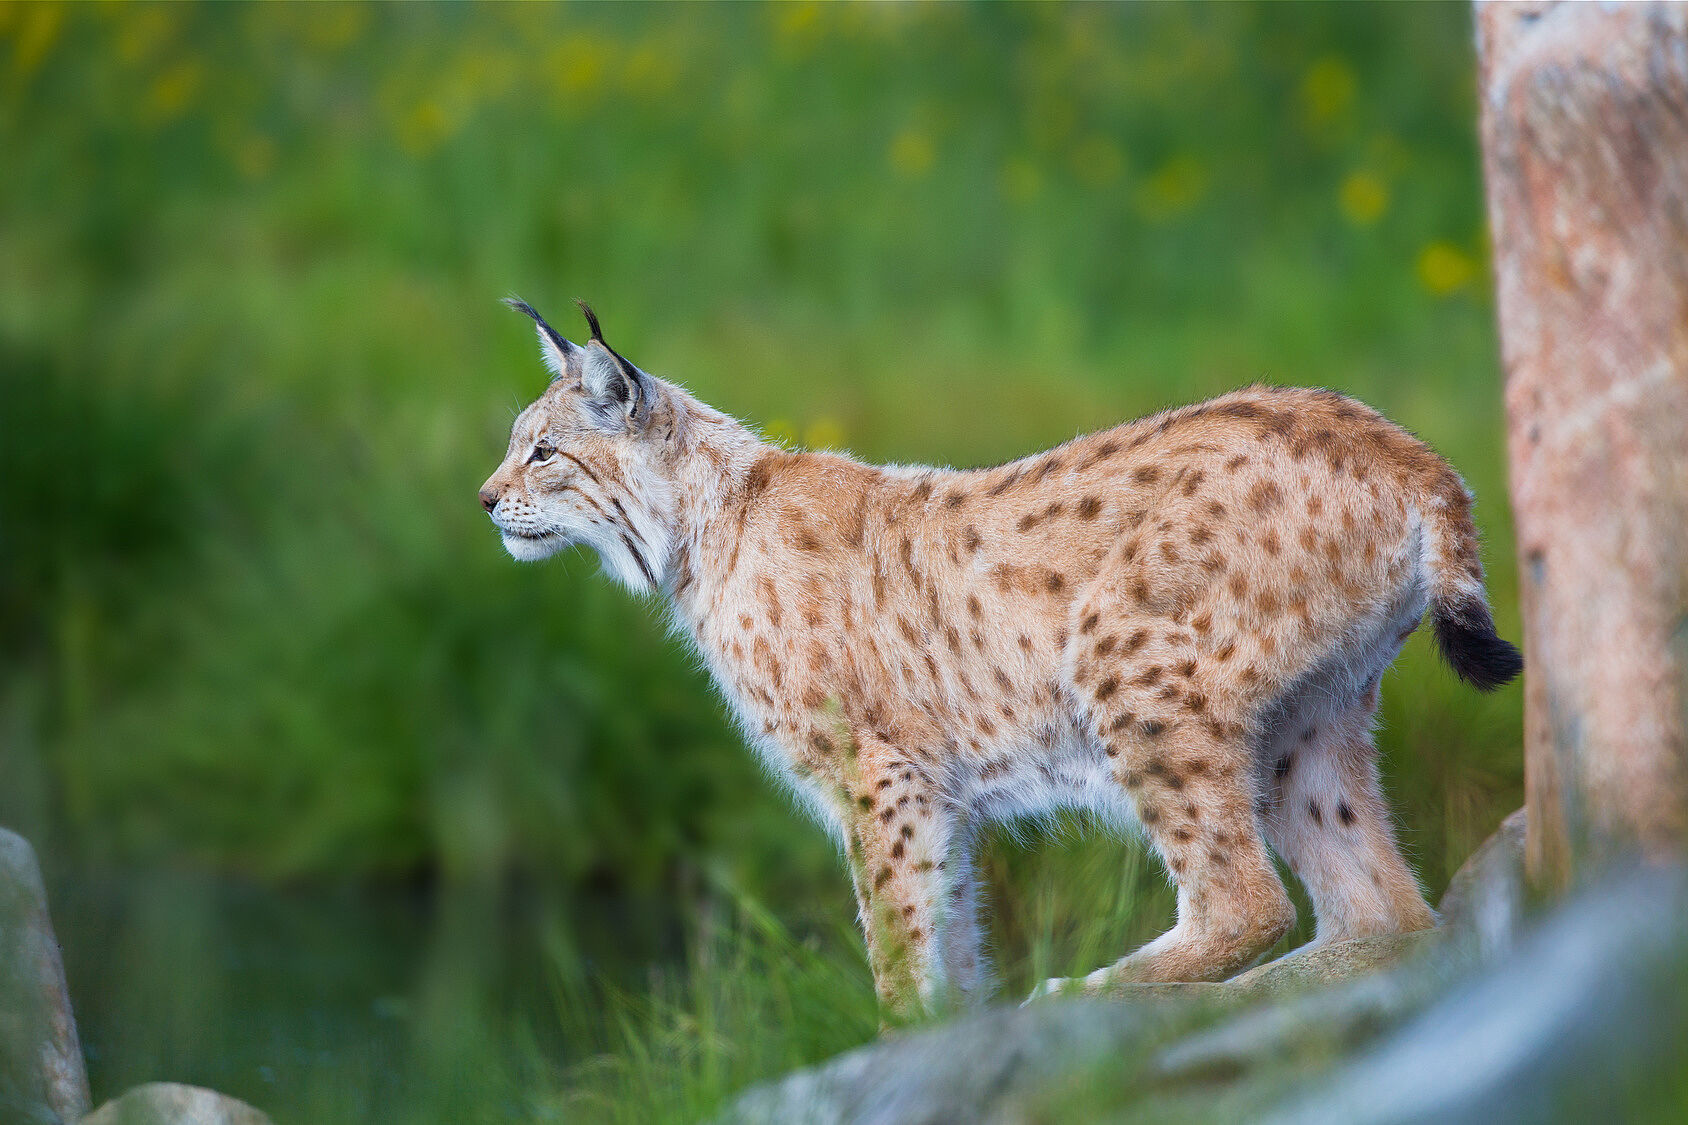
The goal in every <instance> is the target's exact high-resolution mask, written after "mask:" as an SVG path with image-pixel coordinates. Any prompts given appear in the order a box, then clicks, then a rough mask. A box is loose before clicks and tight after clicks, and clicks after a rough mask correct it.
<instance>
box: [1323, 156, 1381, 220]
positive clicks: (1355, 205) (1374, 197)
mask: <svg viewBox="0 0 1688 1125" xmlns="http://www.w3.org/2000/svg"><path fill="white" fill-rule="evenodd" d="M1336 198H1337V203H1338V204H1339V205H1340V206H1341V208H1342V214H1343V217H1344V218H1346V219H1347V220H1348V221H1349V222H1351V223H1353V224H1354V225H1355V226H1357V227H1365V226H1370V225H1371V224H1373V223H1375V222H1377V221H1378V220H1379V219H1381V218H1382V217H1383V213H1384V212H1385V211H1387V210H1389V185H1388V184H1385V183H1384V182H1383V180H1382V178H1381V177H1379V176H1377V175H1376V174H1375V173H1372V172H1368V171H1365V170H1364V169H1360V170H1358V171H1354V172H1350V173H1348V175H1347V176H1346V177H1345V178H1344V179H1343V181H1342V187H1341V188H1340V189H1338V191H1337V193H1336Z"/></svg>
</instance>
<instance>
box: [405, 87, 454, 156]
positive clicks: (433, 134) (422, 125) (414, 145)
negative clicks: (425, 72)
mask: <svg viewBox="0 0 1688 1125" xmlns="http://www.w3.org/2000/svg"><path fill="white" fill-rule="evenodd" d="M456 131H457V126H456V123H455V122H453V121H452V120H451V117H450V116H449V115H448V114H447V113H446V111H445V107H444V106H442V105H441V104H440V103H439V102H438V101H436V100H435V99H433V98H424V99H422V100H421V101H419V102H417V103H416V104H415V105H414V106H412V107H411V109H410V112H408V113H406V114H405V115H404V116H403V117H402V118H400V119H399V122H398V133H399V144H401V145H403V146H404V150H405V151H406V152H408V153H410V155H412V156H426V155H427V154H428V153H430V152H432V151H434V149H436V148H438V147H439V146H440V142H441V141H444V140H445V139H446V138H447V137H449V136H451V134H452V133H454V132H456Z"/></svg>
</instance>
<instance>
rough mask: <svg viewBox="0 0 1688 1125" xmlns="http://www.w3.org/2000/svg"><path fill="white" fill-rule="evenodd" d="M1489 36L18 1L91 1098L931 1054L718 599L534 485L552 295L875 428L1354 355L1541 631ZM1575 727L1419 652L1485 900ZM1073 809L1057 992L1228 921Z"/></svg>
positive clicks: (692, 1111) (22, 383)
mask: <svg viewBox="0 0 1688 1125" xmlns="http://www.w3.org/2000/svg"><path fill="white" fill-rule="evenodd" d="M1469 20H1470V16H1469V11H1468V8H1467V6H1466V5H1464V4H1459V3H1451V4H1412V5H1396V4H1388V5H1369V4H1368V5H1339V4H1316V5H1307V6H1303V5H1293V4H1268V5H1237V4H1200V5H1175V4H1153V5H1132V6H1060V5H1042V4H1040V5H1032V6H1019V5H1007V4H1001V5H988V6H973V5H962V4H942V5H937V4H931V5H927V4H907V5H904V4H895V5H891V4H885V5H881V4H854V3H852V4H840V5H818V6H817V5H812V4H782V5H778V6H729V5H691V4H688V5H680V6H657V5H649V6H644V5H641V6H619V5H618V6H598V5H579V4H569V5H561V6H539V5H519V6H495V5H474V6H468V5H428V6H422V5H402V6H379V7H365V6H340V5H308V6H307V5H278V4H256V5H250V6H247V5H242V6H232V5H230V6H223V5H217V6H211V5H203V6H194V5H162V6H158V5H150V4H123V5H103V4H102V5H63V6H61V5H37V4H15V3H6V4H0V823H3V824H5V825H8V826H10V827H13V828H15V829H17V830H19V831H22V832H24V833H25V834H27V835H29V836H30V837H31V838H32V839H33V840H34V841H35V842H36V844H37V846H38V848H39V849H40V850H41V852H42V853H43V857H44V862H45V865H46V867H47V869H48V870H47V874H48V878H49V882H50V885H51V887H52V890H53V893H54V896H55V897H54V907H55V914H56V920H57V923H58V926H59V931H60V937H61V940H62V941H63V943H64V945H65V947H66V958H67V962H68V966H69V972H70V976H71V986H72V991H73V994H74V999H75V1001H76V1003H77V1005H78V1010H79V1016H80V1018H81V1020H82V1024H83V1035H84V1039H85V1042H86V1044H87V1046H88V1049H89V1055H90V1069H91V1076H92V1080H93V1083H94V1087H95V1096H96V1101H97V1100H99V1099H100V1098H102V1097H105V1096H110V1095H112V1094H115V1093H116V1092H118V1091H119V1090H121V1089H122V1088H123V1087H124V1086H126V1085H128V1084H131V1083H134V1082H139V1081H144V1080H149V1079H175V1080H184V1081H192V1082H200V1083H204V1084H209V1085H213V1086H217V1087H219V1088H221V1089H224V1090H226V1091H228V1092H230V1093H234V1094H237V1095H239V1096H242V1097H245V1098H247V1099H249V1100H251V1101H253V1102H255V1103H256V1104H258V1105H259V1106H261V1107H263V1108H265V1109H267V1110H269V1111H270V1112H272V1113H273V1114H274V1115H275V1116H276V1118H277V1120H278V1121H282V1122H287V1121H312V1122H337V1121H388V1120H399V1119H402V1120H419V1121H426V1120H439V1121H479V1120H500V1121H503V1120H528V1119H563V1118H567V1119H571V1120H572V1119H586V1120H594V1119H611V1120H615V1119H624V1120H650V1119H655V1118H684V1117H688V1116H698V1115H702V1114H707V1113H709V1112H711V1111H713V1110H714V1109H715V1108H717V1107H718V1106H719V1105H720V1104H721V1100H722V1099H723V1098H724V1097H726V1096H728V1095H729V1094H730V1093H731V1092H733V1091H734V1090H736V1089H737V1088H739V1087H741V1086H742V1085H744V1084H746V1083H748V1082H751V1081H754V1080H757V1079H759V1078H762V1077H766V1076H769V1075H771V1074H774V1073H777V1072H779V1071H781V1070H783V1069H785V1068H787V1067H790V1066H793V1065H796V1064H798V1063H801V1062H804V1061H809V1060H812V1059H817V1058H820V1057H824V1056H826V1055H828V1054H831V1053H833V1052H835V1051H838V1050H841V1049H844V1048H846V1047H848V1046H851V1045H853V1044H856V1043H859V1042H862V1041H864V1040H866V1039H868V1038H870V1037H871V1036H872V1035H873V1034H874V1029H875V1015H874V1012H873V1008H872V995H871V990H870V986H869V982H868V976H867V971H866V968H865V965H864V963H863V961H862V956H861V953H860V949H859V944H858V943H857V941H856V939H855V937H854V936H853V928H852V913H853V905H852V902H851V896H850V893H849V890H848V884H847V881H846V879H845V877H844V875H843V873H842V871H841V870H840V869H839V865H838V862H837V859H836V856H835V855H834V854H833V849H832V847H831V845H830V844H829V843H828V842H827V841H826V840H825V839H824V838H823V837H822V835H821V833H820V832H819V831H818V830H817V829H816V828H815V827H814V826H812V825H811V824H808V823H806V822H804V821H802V820H801V819H800V818H799V816H798V815H797V814H796V813H795V812H794V811H792V810H791V809H790V808H789V807H788V806H787V804H786V802H785V801H784V799H783V798H782V797H781V796H780V795H779V794H778V793H777V792H776V791H775V790H774V789H773V787H772V786H770V785H769V784H768V783H766V781H765V780H764V779H763V778H762V777H761V776H759V774H758V771H757V769H756V767H755V766H754V765H753V763H752V761H751V759H750V757H749V755H748V754H746V753H745V752H744V751H743V749H742V748H741V747H740V746H739V744H738V740H737V738H736V737H735V735H734V733H733V731H732V729H731V728H730V726H729V723H728V721H727V719H726V717H725V716H724V714H723V712H722V709H721V707H720V705H719V704H718V702H717V700H716V698H715V697H714V696H713V695H712V693H711V689H710V687H709V685H708V684H707V683H706V681H705V679H704V677H703V676H702V675H700V673H699V672H698V670H697V668H696V666H695V663H694V661H693V660H692V659H691V658H690V657H689V655H688V654H687V653H686V652H684V651H683V650H682V649H681V647H680V646H679V645H678V644H677V643H676V642H674V641H672V640H670V639H669V638H667V637H666V636H665V634H664V629H663V625H662V619H661V614H660V613H659V612H653V607H651V606H649V605H644V604H639V603H637V602H635V601H633V600H632V599H630V598H628V597H627V596H626V595H624V594H623V593H621V592H619V591H617V590H614V589H612V588H610V587H609V585H608V584H607V582H606V581H605V580H604V579H603V578H602V577H601V576H600V575H599V574H598V573H597V566H596V563H595V562H594V561H592V560H591V559H589V558H587V557H584V556H582V555H579V554H575V555H571V556H565V557H564V558H563V559H560V560H556V561H553V562H551V563H549V564H546V565H543V566H539V567H523V566H519V565H517V564H515V563H513V562H511V561H510V560H509V559H508V558H507V557H505V556H504V554H503V552H502V550H501V549H500V547H499V545H498V543H497V541H496V539H495V537H494V536H493V534H492V533H491V531H490V530H489V528H488V527H487V525H486V520H485V517H484V515H483V514H482V513H481V512H480V510H479V508H478V506H477V504H476V502H475V490H476V488H477V487H478V485H479V483H480V481H481V480H482V479H483V478H484V477H485V476H486V474H487V473H488V472H489V471H490V470H491V469H492V467H493V466H494V465H495V464H496V462H497V461H498V460H499V458H500V456H501V455H502V452H503V449H504V442H505V437H506V433H507V429H508V426H509V423H510V421H511V418H512V416H513V413H514V411H515V410H517V409H519V408H520V406H521V405H522V404H524V403H525V402H526V401H528V400H529V399H530V398H531V397H532V396H533V395H535V394H536V393H537V392H538V391H539V390H540V389H541V388H542V386H543V384H544V379H545V376H544V374H543V372H542V370H541V368H540V366H539V365H538V363H537V362H536V357H535V349H534V344H533V338H532V334H531V332H530V331H529V327H528V326H527V325H526V323H525V322H524V321H522V320H521V319H520V318H518V317H516V316H514V315H512V314H511V313H509V312H508V311H506V310H504V309H502V308H501V307H500V306H499V305H498V304H497V298H499V297H501V296H504V295H505V294H508V293H511V292H516V293H520V294H522V295H523V296H524V297H526V298H528V299H529V300H531V301H533V302H534V303H535V304H536V305H538V306H539V307H540V308H541V309H542V310H544V311H546V312H548V314H549V315H550V316H551V317H552V319H553V320H554V321H555V322H556V323H558V324H559V326H567V325H572V324H573V321H572V320H571V319H570V314H569V312H568V311H567V301H568V299H569V298H572V297H575V296H582V297H586V298H589V299H590V300H592V302H593V303H594V305H595V306H596V307H597V309H598V311H599V312H600V314H601V315H602V317H603V319H604V322H605V325H606V332H607V334H608V335H609V337H610V338H611V339H612V340H614V341H615V343H616V344H617V346H618V348H620V349H621V350H622V351H624V352H626V353H627V354H628V355H629V356H631V357H632V358H633V359H634V360H635V361H636V362H637V363H639V364H640V365H641V366H642V367H644V368H646V369H647V370H651V371H653V372H656V373H658V374H661V375H664V376H668V377H671V378H676V379H678V380H680V381H681V382H683V383H685V384H686V385H687V386H689V387H690V388H691V389H692V390H694V391H695V392H696V393H698V394H699V395H700V396H702V397H703V398H704V399H706V400H707V401H709V402H711V403H713V404H715V405H716V406H719V407H721V408H723V409H725V410H728V411H731V412H732V413H734V414H736V415H738V416H739V417H741V418H743V419H746V420H747V421H748V422H750V423H751V424H753V425H757V426H760V427H762V428H763V429H764V431H765V432H767V433H768V434H769V435H770V436H773V437H776V438H779V439H781V440H785V441H788V442H793V443H803V444H810V445H817V446H830V445H843V446H847V447H848V448H850V449H851V450H853V451H855V452H856V453H857V454H859V455H861V456H863V457H865V458H869V459H874V460H901V461H927V462H943V463H951V464H960V465H972V464H981V463H988V462H992V461H995V460H1001V459H1006V458H1009V457H1013V456H1017V455H1020V454H1022V453H1025V452H1029V451H1032V450H1035V449H1038V448H1042V447H1045V446H1048V445H1051V444H1053V443H1056V442H1059V441H1062V440H1064V439H1066V438H1068V437H1071V436H1072V435H1073V434H1075V433H1077V432H1080V431H1084V430H1088V429H1095V428H1099V427H1102V426H1106V425H1109V424H1112V423H1114V422H1116V421H1119V420H1123V419H1126V418H1129V417H1131V416H1134V415H1137V414H1140V413H1144V412H1147V411H1151V410H1155V409H1158V408H1160V407H1163V406H1167V405H1172V404H1176V403H1181V402H1185V401H1189V400H1193V399H1197V398H1201V397H1205V396H1208V395H1212V394H1215V393H1218V392H1221V391H1224V390H1226V389H1229V388H1231V387H1234V386H1237V385H1239V384H1242V383H1245V382H1250V381H1253V380H1257V379H1267V380H1271V381H1274V382H1282V383H1297V384H1318V385H1323V386H1328V387H1333V388H1337V389H1339V390H1342V391H1345V392H1349V393H1352V394H1355V395H1357V396H1359V397H1361V398H1363V399H1365V400H1367V401H1368V402H1371V403H1373V404H1374V405H1376V406H1377V407H1379V408H1380V409H1382V410H1383V411H1384V412H1385V413H1387V414H1389V415H1390V416H1391V417H1393V418H1395V419H1397V420H1398V421H1400V422H1402V423H1403V424H1404V425H1406V426H1408V427H1409V428H1411V429H1413V430H1415V431H1416V432H1417V433H1419V434H1420V435H1421V436H1422V437H1424V438H1425V439H1426V440H1428V441H1429V442H1430V443H1431V444H1432V445H1434V446H1435V447H1436V448H1438V449H1439V450H1441V451H1442V452H1443V453H1445V454H1446V455H1448V456H1449V457H1450V458H1451V459H1452V460H1453V461H1454V463H1455V464H1456V466H1457V467H1458V468H1459V469H1460V470H1461V471H1462V472H1463V473H1464V474H1465V475H1466V478H1467V480H1468V481H1469V482H1470V484H1471V485H1472V487H1473V488H1474V489H1475V491H1476V492H1477V494H1478V497H1479V505H1478V509H1477V510H1478V517H1479V520H1480V522H1481V523H1482V525H1483V529H1484V532H1485V536H1486V548H1485V553H1486V558H1487V561H1488V564H1489V567H1490V570H1491V590H1492V593H1493V596H1494V599H1495V602H1496V605H1497V616H1498V618H1499V620H1500V623H1501V628H1502V632H1503V633H1505V634H1507V635H1508V636H1511V637H1513V638H1516V637H1517V636H1518V630H1517V614H1516V611H1515V606H1514V576H1513V569H1512V565H1511V557H1512V545H1511V533H1510V526H1509V523H1508V516H1507V511H1506V504H1505V487H1504V476H1503V473H1504V464H1503V447H1502V443H1501V433H1502V420H1501V410H1500V395H1499V380H1498V374H1497V358H1496V346H1495V341H1494V335H1493V327H1492V323H1491V322H1492V312H1491V308H1490V298H1489V292H1488V275H1487V264H1486V259H1485V253H1486V252H1485V233H1484V230H1483V226H1482V201H1481V184H1480V180H1479V172H1478V161H1477V150H1476V138H1475V104H1474V76H1473V66H1474V64H1473V58H1472V48H1471V37H1472V31H1471V27H1470V24H1469ZM1518 710H1519V700H1518V695H1517V689H1516V688H1515V687H1514V688H1511V689H1508V690H1506V691H1503V692H1501V693H1499V694H1498V695H1496V696H1493V697H1489V698H1479V697H1478V696H1476V695H1475V694H1473V693H1471V692H1469V691H1467V690H1465V689H1463V688H1461V687H1460V686H1459V685H1458V684H1457V683H1456V682H1455V681H1454V679H1453V677H1452V675H1451V674H1450V673H1449V672H1447V670H1446V669H1445V668H1443V667H1442V666H1441V665H1439V664H1438V663H1436V662H1435V661H1434V659H1433V658H1432V656H1431V654H1430V652H1429V648H1428V646H1427V644H1426V643H1425V642H1424V640H1423V638H1422V637H1419V638H1415V639H1414V641H1413V642H1412V643H1411V644H1410V645H1409V648H1408V651H1407V653H1406V654H1405V656H1404V657H1403V659H1402V660H1401V662H1400V664H1399V665H1398V666H1397V670H1396V671H1395V672H1394V673H1393V674H1392V675H1391V677H1390V678H1389V679H1388V681H1387V682H1386V685H1385V692H1384V713H1383V725H1382V730H1381V735H1380V739H1381V744H1382V746H1383V749H1384V755H1385V774H1386V778H1387V783H1388V785H1389V788H1390V790H1391V793H1392V794H1393V796H1394V800H1395V805H1396V809H1397V813H1398V819H1399V821H1400V824H1401V830H1402V836H1403V838H1404V841H1405V844H1406V847H1407V849H1408V851H1409V854H1410V855H1411V856H1412V857H1413V859H1414V861H1415V863H1416V864H1417V866H1418V868H1419V870H1420V872H1421V874H1422V877H1423V879H1424V881H1425V883H1426V885H1427V887H1428V888H1429V889H1430V890H1431V891H1432V893H1439V892H1440V889H1441V887H1442V886H1444V885H1445V884H1446V881H1447V877H1448V875H1449V874H1450V873H1451V872H1452V870H1453V869H1454V868H1455V867H1457V865H1458V864H1459V862H1460V861H1461V860H1462V859H1463V858H1464V857H1465V855H1466V854H1467V853H1468V852H1469V851H1470V850H1471V848H1472V847H1473V846H1474V845H1475V843H1476V842H1477V841H1479V840H1480V839H1481V838H1482V837H1483V836H1485V835H1486V834H1487V832H1488V831H1489V830H1490V829H1491V828H1492V827H1493V826H1494V824H1495V823H1497V822H1498V821H1499V819H1500V818H1501V817H1502V816H1503V815H1504V814H1505V813H1507V812H1508V811H1510V810H1511V809H1513V808H1515V807H1516V806H1517V805H1518V804H1519V803H1520V802H1521V768H1520V754H1519V737H1520V731H1519V718H1518ZM1078 827H1079V826H1077V825H1067V826H1063V830H1062V831H1060V832H1058V833H1057V834H1056V835H1055V837H1053V838H1052V839H1050V840H1048V841H1047V842H1045V843H1042V844H1038V845H1035V846H1022V845H1021V844H1019V843H1017V842H1015V841H1014V840H1013V839H1011V838H1008V837H1007V836H1004V837H1003V838H1001V839H998V840H996V841H995V842H994V843H993V844H992V846H991V847H990V849H989V850H988V853H987V857H986V864H987V866H988V868H989V870H990V872H991V884H992V894H991V897H992V899H993V910H992V913H993V921H992V935H993V941H994V945H995V947H996V950H997V957H998V962H999V967H1000V970H1001V974H1002V977H1003V979H1004V981H1005V989H1004V993H1005V995H1006V996H1009V997H1015V998H1017V997H1018V996H1019V995H1020V994H1022V993H1023V992H1024V990H1025V989H1026V988H1028V987H1029V986H1030V984H1031V983H1032V982H1033V981H1034V980H1035V979H1040V978H1041V977H1043V976H1046V975H1049V973H1051V972H1060V971H1075V970H1076V971H1083V970H1087V969H1089V968H1092V967H1094V966H1095V965H1096V964H1099V963H1101V962H1102V961H1103V960H1107V959H1111V958H1112V957H1115V956H1117V955H1119V954H1120V953H1122V952H1124V951H1125V949H1126V948H1128V947H1129V946H1130V945H1131V944H1133V943H1135V942H1139V941H1141V940H1144V939H1146V938H1147V937H1149V936H1152V935H1153V934H1154V933H1156V932H1158V931H1159V930H1160V929H1162V928H1164V926H1165V925H1167V923H1168V920H1169V919H1170V915H1171V909H1172V899H1171V895H1170V893H1169V892H1168V890H1167V888H1166V886H1165V883H1164V880H1163V878H1162V876H1161V875H1160V873H1159V872H1158V870H1157V869H1156V868H1155V867H1154V866H1153V865H1152V864H1151V863H1150V862H1149V861H1147V860H1146V859H1145V857H1144V856H1143V854H1142V852H1141V850H1140V849H1139V848H1137V847H1136V846H1135V845H1132V844H1127V843H1123V842H1119V841H1114V840H1109V839H1105V838H1097V837H1096V836H1094V835H1092V834H1086V833H1083V832H1080V831H1077V830H1076V829H1077V828H1078ZM1304 914H1305V911H1304ZM1307 928H1308V927H1307V923H1306V922H1305V921H1304V922H1303V924H1302V927H1301V934H1302V936H1305V933H1306V931H1307Z"/></svg>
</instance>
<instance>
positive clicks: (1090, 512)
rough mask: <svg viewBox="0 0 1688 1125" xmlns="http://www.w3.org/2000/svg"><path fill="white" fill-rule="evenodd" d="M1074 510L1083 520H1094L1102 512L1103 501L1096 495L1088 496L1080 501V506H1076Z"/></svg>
mask: <svg viewBox="0 0 1688 1125" xmlns="http://www.w3.org/2000/svg"><path fill="white" fill-rule="evenodd" d="M1073 511H1075V512H1077V513H1078V518H1079V519H1081V520H1093V519H1095V518H1096V517H1097V516H1099V515H1101V514H1102V501H1100V500H1098V499H1097V498H1096V497H1094V496H1086V497H1085V498H1084V499H1083V500H1080V501H1079V502H1078V507H1076V508H1074V509H1073Z"/></svg>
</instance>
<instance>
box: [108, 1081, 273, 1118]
mask: <svg viewBox="0 0 1688 1125" xmlns="http://www.w3.org/2000/svg"><path fill="white" fill-rule="evenodd" d="M82 1125H272V1122H271V1121H270V1119H269V1118H268V1117H267V1116H265V1115H264V1114H263V1113H260V1112H259V1111H258V1110H256V1109H253V1108H252V1107H251V1106H249V1105H247V1104H246V1103H245V1102H243V1101H241V1100H239V1099H238V1098H231V1097H229V1096H228V1095H227V1094H219V1093H217V1092H216V1091H215V1090H206V1089H203V1088H201V1087H199V1086H183V1085H181V1084H179V1083H176V1082H149V1083H147V1084H146V1085H145V1086H136V1087H135V1088H134V1089H133V1090H130V1091H128V1092H126V1093H125V1094H124V1095H123V1096H122V1097H119V1098H113V1099H112V1100H111V1101H109V1102H107V1103H106V1104H105V1105H102V1106H101V1107H100V1108H99V1109H97V1110H95V1111H94V1112H93V1113H91V1114H89V1115H88V1116H87V1117H84V1118H83V1119H82Z"/></svg>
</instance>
